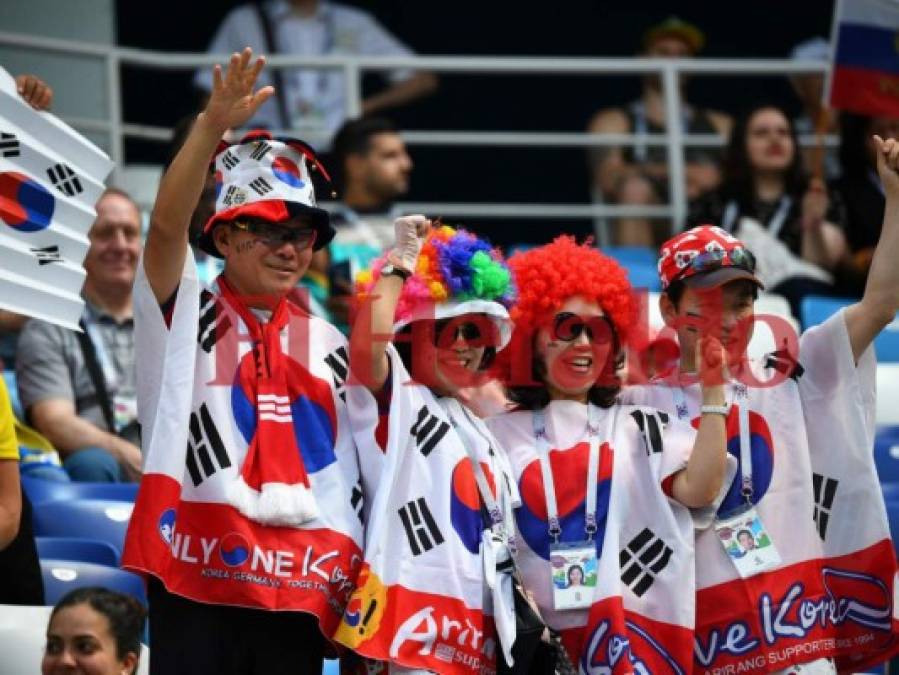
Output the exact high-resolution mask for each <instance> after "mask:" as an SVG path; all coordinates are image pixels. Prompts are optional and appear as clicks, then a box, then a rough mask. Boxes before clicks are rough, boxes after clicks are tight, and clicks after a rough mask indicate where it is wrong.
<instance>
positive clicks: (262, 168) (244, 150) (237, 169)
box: [197, 131, 334, 258]
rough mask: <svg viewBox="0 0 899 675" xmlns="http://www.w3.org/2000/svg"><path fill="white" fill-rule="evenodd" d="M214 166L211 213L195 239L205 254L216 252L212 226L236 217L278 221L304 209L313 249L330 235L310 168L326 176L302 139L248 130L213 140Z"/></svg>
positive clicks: (320, 245)
mask: <svg viewBox="0 0 899 675" xmlns="http://www.w3.org/2000/svg"><path fill="white" fill-rule="evenodd" d="M214 169H215V215H213V216H212V217H211V218H210V219H209V221H208V222H207V223H206V225H205V227H204V228H203V233H202V234H201V235H200V237H199V239H198V242H197V244H198V246H199V247H200V249H201V250H203V251H205V252H206V253H208V254H209V255H213V256H215V257H217V258H220V257H221V253H219V251H218V249H217V248H216V246H215V242H214V241H213V239H212V231H213V230H214V229H215V226H216V225H218V224H219V223H224V222H228V221H231V220H235V219H238V218H241V217H243V218H259V219H262V220H267V221H269V222H272V223H279V222H282V221H286V220H290V219H291V218H294V217H296V216H298V215H306V216H308V217H309V218H310V219H311V223H312V227H313V228H314V229H315V230H316V237H315V246H314V247H315V249H316V250H318V249H320V248H322V247H323V246H326V245H327V244H328V242H330V241H331V239H333V238H334V228H333V227H332V226H331V219H330V216H329V215H328V212H327V211H325V210H324V209H321V208H319V207H318V205H317V204H316V201H315V188H314V187H313V185H312V179H311V171H319V172H320V173H321V174H322V176H324V178H325V179H327V180H328V181H330V177H329V176H328V173H327V172H326V171H325V168H324V167H323V166H322V164H321V162H320V161H319V159H318V157H317V156H316V154H315V151H314V150H313V149H312V148H311V147H309V145H307V144H306V143H304V142H303V141H300V140H296V139H292V138H282V139H275V138H272V135H271V134H270V133H269V132H267V131H251V132H249V133H248V134H247V135H245V136H244V137H243V138H242V139H240V141H238V142H237V143H234V144H228V143H224V142H223V143H221V144H220V145H219V147H218V149H217V150H216V155H215V160H214Z"/></svg>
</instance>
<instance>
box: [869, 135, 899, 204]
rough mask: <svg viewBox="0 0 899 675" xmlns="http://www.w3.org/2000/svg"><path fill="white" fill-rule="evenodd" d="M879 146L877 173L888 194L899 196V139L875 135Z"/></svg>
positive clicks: (876, 143) (875, 142)
mask: <svg viewBox="0 0 899 675" xmlns="http://www.w3.org/2000/svg"><path fill="white" fill-rule="evenodd" d="M874 144H875V145H876V146H877V173H878V174H879V175H880V182H881V184H882V185H883V190H884V192H886V194H887V195H888V196H892V197H893V198H896V197H899V141H897V140H896V139H895V138H888V139H886V140H883V139H882V138H881V137H880V136H874Z"/></svg>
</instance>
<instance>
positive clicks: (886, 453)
mask: <svg viewBox="0 0 899 675" xmlns="http://www.w3.org/2000/svg"><path fill="white" fill-rule="evenodd" d="M874 465H875V466H876V467H877V476H878V477H879V478H880V482H881V483H895V484H897V485H899V427H881V428H879V429H878V430H877V435H876V436H875V437H874ZM897 500H899V497H897Z"/></svg>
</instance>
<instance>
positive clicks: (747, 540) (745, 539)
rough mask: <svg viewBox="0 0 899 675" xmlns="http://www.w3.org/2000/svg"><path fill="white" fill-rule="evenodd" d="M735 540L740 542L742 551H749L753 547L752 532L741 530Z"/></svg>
mask: <svg viewBox="0 0 899 675" xmlns="http://www.w3.org/2000/svg"><path fill="white" fill-rule="evenodd" d="M737 540H738V541H739V542H740V546H742V547H743V550H744V551H751V550H752V549H754V548H755V539H754V538H753V536H752V534H751V533H749V532H747V531H746V530H743V531H742V532H740V533H739V534H738V535H737Z"/></svg>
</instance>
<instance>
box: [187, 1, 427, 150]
mask: <svg viewBox="0 0 899 675" xmlns="http://www.w3.org/2000/svg"><path fill="white" fill-rule="evenodd" d="M247 46H250V47H252V48H253V51H254V52H256V53H266V54H273V53H277V54H290V55H302V56H326V55H341V54H343V55H356V56H412V55H413V52H412V50H410V49H409V48H408V47H407V46H406V45H404V44H403V43H402V42H400V41H399V40H397V39H396V37H394V36H393V35H391V34H390V33H389V32H388V31H387V30H386V29H385V28H384V27H383V26H381V24H379V23H378V22H377V21H376V20H375V19H374V18H373V17H372V16H371V15H370V14H368V13H367V12H365V11H363V10H360V9H356V8H355V7H349V6H345V5H340V4H337V3H334V2H329V1H327V0H267V1H266V2H263V3H261V4H255V3H250V4H246V5H241V6H240V7H237V8H235V9H234V10H232V11H231V12H230V13H229V14H228V16H226V17H225V20H224V21H223V22H222V24H221V26H219V29H218V31H217V32H216V34H215V37H214V38H213V39H212V43H211V44H210V45H209V52H210V53H213V54H230V53H231V52H234V51H240V50H241V49H243V48H244V47H247ZM385 75H386V76H387V79H388V80H389V82H390V85H389V86H388V87H387V89H384V90H382V91H379V92H378V93H377V94H375V95H373V96H371V97H369V98H367V99H365V100H364V101H363V102H362V113H363V114H372V113H374V112H377V111H380V110H384V109H386V108H391V107H395V106H399V105H403V104H405V103H408V102H409V101H412V100H413V99H416V98H419V97H421V96H424V95H426V94H429V93H431V92H432V91H434V89H435V88H436V87H437V78H436V76H435V75H433V74H432V73H426V72H414V71H409V70H398V71H393V72H390V73H385ZM211 78H212V76H211V71H210V70H208V69H201V70H199V71H197V74H196V76H195V78H194V82H195V83H196V85H197V86H198V87H200V88H202V89H204V90H206V91H209V90H210V89H211V87H212V79H211ZM269 84H270V85H274V86H275V89H276V94H275V96H273V97H272V98H271V99H269V100H268V101H266V102H265V103H264V104H263V105H262V107H261V108H260V109H259V111H258V112H257V113H256V116H255V117H254V118H253V119H252V120H251V121H250V122H249V124H250V126H254V127H260V126H267V127H269V128H273V129H294V130H297V131H298V132H301V134H302V137H303V138H307V139H309V140H313V141H323V142H325V143H327V141H328V140H329V139H330V137H331V135H332V134H333V133H334V131H335V130H336V129H337V128H338V127H339V126H340V125H341V124H342V123H343V121H344V118H345V117H346V112H347V101H346V96H345V88H346V87H345V83H344V75H343V72H341V71H339V70H324V69H298V68H287V69H282V70H281V71H280V75H279V74H278V71H277V70H275V69H269V70H267V71H265V72H263V73H262V75H261V76H260V85H262V86H265V85H269Z"/></svg>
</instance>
